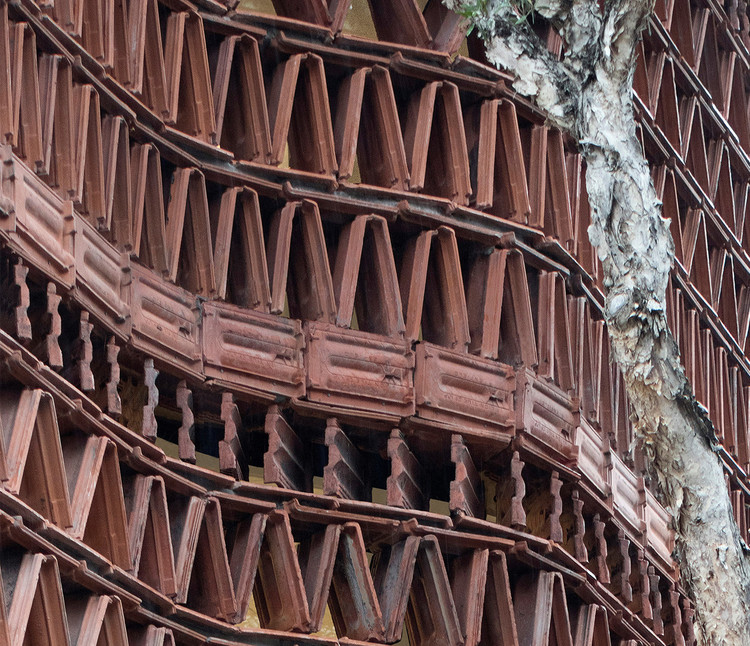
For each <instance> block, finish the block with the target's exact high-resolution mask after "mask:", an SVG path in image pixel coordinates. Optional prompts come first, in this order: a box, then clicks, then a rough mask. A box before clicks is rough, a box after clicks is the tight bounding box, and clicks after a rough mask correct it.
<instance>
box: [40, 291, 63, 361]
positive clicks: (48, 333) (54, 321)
mask: <svg viewBox="0 0 750 646" xmlns="http://www.w3.org/2000/svg"><path fill="white" fill-rule="evenodd" d="M46 291H47V293H46V297H47V299H46V311H45V312H44V314H42V317H41V318H42V327H43V328H44V331H43V332H42V335H41V336H42V339H41V343H40V344H39V346H38V347H37V349H36V354H38V355H41V359H42V360H43V361H44V362H45V363H46V364H47V365H48V366H49V367H50V368H54V369H55V370H60V369H61V368H62V367H63V356H62V349H61V348H60V335H61V334H62V319H61V317H60V302H61V301H62V296H60V295H59V294H58V293H57V286H56V285H55V283H52V282H50V283H47V290H46Z"/></svg>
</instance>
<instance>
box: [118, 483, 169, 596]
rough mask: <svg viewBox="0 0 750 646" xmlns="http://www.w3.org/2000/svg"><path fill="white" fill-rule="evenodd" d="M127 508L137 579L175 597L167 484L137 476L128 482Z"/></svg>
mask: <svg viewBox="0 0 750 646" xmlns="http://www.w3.org/2000/svg"><path fill="white" fill-rule="evenodd" d="M125 505H126V508H127V513H128V539H129V544H130V558H131V562H132V568H133V574H134V576H137V577H138V578H140V579H141V580H142V581H143V582H144V583H147V584H148V585H150V586H151V587H153V588H154V589H156V590H159V592H161V593H162V594H165V595H166V596H168V597H174V596H175V594H176V588H175V570H174V554H173V551H172V541H171V538H170V528H169V514H168V509H167V494H166V489H165V487H164V480H163V479H162V478H161V476H144V475H140V474H136V475H135V476H134V477H133V478H131V479H129V480H127V481H126V487H125Z"/></svg>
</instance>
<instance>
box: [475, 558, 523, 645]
mask: <svg viewBox="0 0 750 646" xmlns="http://www.w3.org/2000/svg"><path fill="white" fill-rule="evenodd" d="M479 643H480V644H501V646H518V645H519V641H518V630H517V628H516V617H515V613H514V610H513V598H512V596H511V592H510V578H509V576H508V564H507V560H506V558H505V554H504V553H503V552H501V551H492V552H490V555H489V569H488V572H487V590H486V592H485V597H484V614H483V618H482V639H481V641H480V642H479ZM467 646H468V643H467Z"/></svg>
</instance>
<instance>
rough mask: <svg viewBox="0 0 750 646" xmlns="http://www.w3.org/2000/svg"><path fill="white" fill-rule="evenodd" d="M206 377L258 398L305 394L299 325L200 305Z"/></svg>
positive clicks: (219, 306) (241, 310) (226, 307)
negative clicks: (255, 395)
mask: <svg viewBox="0 0 750 646" xmlns="http://www.w3.org/2000/svg"><path fill="white" fill-rule="evenodd" d="M201 336H202V344H203V356H204V362H205V373H206V377H208V378H209V379H212V380H214V381H215V382H216V383H218V384H224V385H225V386H227V387H228V386H230V385H231V387H232V389H241V390H245V391H248V392H252V393H254V394H257V395H258V396H260V397H262V398H263V399H271V398H273V397H276V396H283V397H301V396H302V395H303V394H304V392H305V383H304V379H303V376H304V370H303V360H302V349H303V347H304V345H305V341H304V337H303V335H302V327H301V324H300V322H299V321H296V320H294V319H288V318H282V317H279V316H274V315H271V314H265V313H262V312H252V311H249V310H247V309H244V308H241V307H237V306H234V305H229V304H224V303H217V302H206V303H204V305H203V324H202V326H201Z"/></svg>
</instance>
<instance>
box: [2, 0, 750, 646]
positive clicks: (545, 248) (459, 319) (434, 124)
mask: <svg viewBox="0 0 750 646" xmlns="http://www.w3.org/2000/svg"><path fill="white" fill-rule="evenodd" d="M353 4H354V5H357V3H353ZM359 4H360V5H361V6H359V5H358V6H355V7H354V8H350V3H349V2H343V1H339V0H330V1H328V2H324V1H323V0H305V1H304V2H288V1H287V0H273V3H272V4H271V3H266V9H268V10H270V11H272V12H273V15H270V14H268V13H262V12H261V13H257V12H254V11H253V10H247V9H245V8H243V6H237V5H236V4H235V3H233V2H227V3H223V2H218V1H216V0H197V1H196V2H195V3H191V2H188V1H187V0H169V1H168V2H162V1H161V0H103V1H102V2H98V1H97V2H92V1H90V0H55V1H54V2H53V1H51V0H50V1H46V2H39V3H37V2H35V1H34V0H21V1H20V2H17V3H7V2H4V3H3V4H2V5H1V6H0V85H2V88H0V126H1V127H2V133H0V134H1V135H2V138H3V145H2V166H1V169H0V172H1V173H2V174H1V176H0V189H1V190H0V283H1V284H2V299H0V385H1V388H2V392H1V393H0V580H1V581H2V585H0V593H1V594H0V644H9V645H11V646H21V645H22V644H23V645H26V644H30V645H33V646H37V645H39V646H47V645H54V646H59V645H70V646H75V645H77V644H80V645H83V644H90V643H91V644H93V643H96V644H107V645H108V646H116V645H117V646H125V645H126V644H129V645H130V646H162V645H164V646H174V645H176V646H188V645H193V644H202V643H215V644H224V645H226V646H234V645H239V644H249V643H252V644H261V645H264V646H266V645H268V646H285V645H291V644H300V645H301V644H306V645H308V644H309V645H311V646H312V645H321V646H322V645H323V644H336V643H341V644H351V645H355V644H362V643H365V642H367V643H378V644H395V643H400V644H410V645H412V646H419V645H427V644H430V645H433V644H445V645H446V646H448V645H450V646H461V645H463V646H476V645H480V644H503V645H504V646H513V645H526V644H535V645H536V644H539V645H541V644H545V645H546V644H549V643H555V644H563V645H564V644H570V645H571V646H572V645H573V644H575V645H576V646H589V645H590V646H595V645H596V646H603V645H604V644H613V645H615V646H617V645H619V646H636V645H644V644H656V645H666V646H670V645H677V646H682V645H687V646H690V645H691V644H694V643H695V636H694V630H693V610H692V608H691V604H690V602H689V601H688V599H687V597H686V596H685V594H684V590H683V588H682V587H681V584H680V579H679V569H678V568H677V566H676V564H675V563H674V561H673V559H672V554H671V552H672V549H673V544H674V537H673V532H672V530H671V528H670V522H669V514H668V512H667V511H666V510H665V509H664V508H663V507H662V506H661V505H660V504H659V502H658V500H657V496H656V495H655V491H654V489H653V487H652V483H651V482H650V481H649V478H648V475H647V474H646V473H645V472H644V465H645V457H644V455H643V451H642V449H641V447H639V446H638V445H637V444H634V442H633V432H632V428H631V423H630V417H629V409H628V406H629V405H628V401H627V397H626V395H625V392H624V389H623V384H622V380H621V378H620V375H619V373H618V371H617V369H616V367H614V366H612V365H611V364H610V361H609V350H608V341H607V336H606V329H605V326H604V324H603V322H602V312H601V308H602V303H603V298H602V290H601V284H600V276H599V269H598V262H597V258H596V255H595V253H594V252H593V250H592V248H591V245H590V244H589V242H588V238H587V234H586V229H587V226H588V223H589V212H588V204H587V197H586V191H585V184H584V179H585V167H584V164H583V163H582V160H581V157H580V156H579V155H578V154H577V152H576V151H575V148H574V146H573V145H572V142H570V141H568V140H567V138H566V137H565V136H564V135H563V134H561V133H560V132H557V131H555V130H554V129H552V128H550V127H549V126H548V125H547V124H546V123H545V119H544V115H543V114H541V113H540V112H539V111H538V110H537V109H536V108H535V107H534V106H533V105H531V104H529V103H527V102H525V101H523V100H521V99H520V98H518V97H517V96H516V95H515V93H514V92H513V91H512V89H511V87H510V78H509V77H508V76H507V75H505V74H503V73H502V72H498V71H497V70H494V69H492V68H490V67H488V66H487V65H486V64H485V62H484V61H483V56H482V54H481V47H480V45H479V43H478V42H477V41H476V37H475V36H470V37H469V38H468V41H467V38H466V29H465V28H466V25H465V24H464V23H463V22H462V20H461V19H460V18H459V17H458V16H456V15H455V14H452V13H451V12H449V11H447V10H446V9H444V7H443V6H442V4H441V3H440V2H439V1H438V0H429V1H428V2H427V3H426V5H424V6H422V5H423V4H424V3H418V2H416V1H415V0H392V1H390V0H389V1H388V2H377V3H374V2H373V3H368V4H367V5H365V4H364V3H359ZM351 12H358V14H359V16H360V17H361V16H363V15H364V16H365V17H367V18H368V19H370V20H371V23H372V26H373V29H374V31H375V32H376V34H377V40H374V39H371V38H362V37H360V36H357V35H355V34H352V33H350V31H349V28H348V26H347V25H348V24H349V23H347V20H348V18H349V14H350V13H351ZM394 16H397V17H398V19H394ZM538 29H539V32H540V35H541V36H542V37H543V38H545V39H546V41H547V43H548V45H549V47H550V49H551V50H552V51H553V52H555V53H557V54H558V55H559V52H560V48H561V43H560V39H559V37H558V36H557V35H556V34H555V33H554V31H552V30H550V29H548V28H546V27H544V26H542V25H538ZM749 29H750V19H748V15H747V7H746V4H745V3H744V2H734V3H729V4H728V5H727V6H726V7H723V6H721V5H719V4H717V3H716V2H714V1H713V0H694V1H691V0H673V1H672V2H666V1H665V2H659V3H657V7H656V15H655V16H654V18H653V19H652V21H651V29H650V31H649V33H648V34H647V35H646V37H645V39H644V42H643V44H642V46H641V50H640V55H639V62H638V69H637V73H636V81H635V95H636V102H637V123H638V129H639V133H640V137H641V141H642V143H643V148H644V151H645V153H646V155H647V157H648V159H649V162H650V163H651V166H652V169H653V177H654V181H655V183H656V186H657V190H658V192H659V195H660V197H661V199H662V201H663V203H664V211H665V215H666V216H668V217H670V218H671V219H672V231H673V235H674V236H675V241H676V248H677V260H678V263H677V265H676V267H675V270H674V272H673V280H672V284H671V286H670V290H669V312H668V316H669V319H670V323H671V325H672V328H673V330H674V331H675V334H676V337H677V338H678V341H679V343H680V348H681V351H682V356H683V361H684V363H685V366H686V369H687V371H688V374H689V375H690V379H691V381H692V383H693V384H694V385H695V389H696V395H697V397H698V399H699V400H700V401H701V403H702V404H703V405H704V406H705V407H706V408H707V409H708V410H709V411H710V414H711V417H712V419H713V420H714V423H715V425H716V428H717V432H718V433H719V434H720V438H721V440H722V442H723V448H722V450H721V456H722V459H723V460H724V463H725V465H726V474H727V484H728V487H729V489H730V492H731V497H732V502H733V505H734V507H735V513H736V517H737V521H738V524H739V526H740V528H741V531H742V532H743V536H744V537H745V538H746V539H747V538H748V531H749V529H750V528H749V527H748V525H749V523H750V515H749V514H748V505H749V504H750V480H749V479H748V475H747V473H748V471H747V470H748V467H749V466H750V437H749V436H748V433H749V425H750V422H749V421H748V420H749V419H750V418H749V417H748V411H749V410H750V409H749V408H748V406H749V405H750V362H748V360H747V358H746V356H745V349H746V341H747V336H748V331H749V330H750V257H749V256H748V253H747V251H746V248H747V242H746V238H747V235H746V232H747V231H750V228H749V227H750V218H746V212H747V209H748V199H747V198H748V186H749V185H750V184H749V181H750V157H748V152H750V138H749V137H750V134H748V132H749V131H748V127H747V109H748V92H747V90H746V87H745V81H744V79H745V78H746V76H747V74H748V66H750V54H749V53H748V49H747V47H748V45H750V31H748V30H749Z"/></svg>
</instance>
